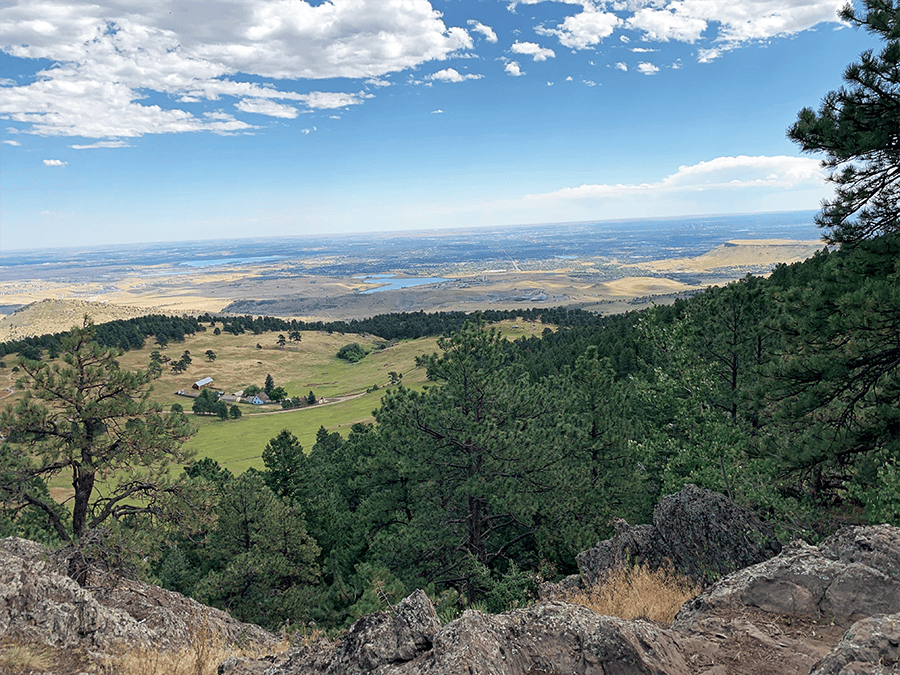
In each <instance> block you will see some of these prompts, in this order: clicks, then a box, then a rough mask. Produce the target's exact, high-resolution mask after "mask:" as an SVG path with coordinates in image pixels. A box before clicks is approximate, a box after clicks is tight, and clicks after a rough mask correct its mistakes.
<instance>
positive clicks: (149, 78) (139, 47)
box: [0, 0, 473, 138]
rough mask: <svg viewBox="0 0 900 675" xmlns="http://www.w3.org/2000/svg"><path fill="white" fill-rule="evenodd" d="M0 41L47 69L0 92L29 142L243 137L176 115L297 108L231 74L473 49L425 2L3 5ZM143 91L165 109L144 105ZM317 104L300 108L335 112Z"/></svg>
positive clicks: (319, 71) (418, 60)
mask: <svg viewBox="0 0 900 675" xmlns="http://www.w3.org/2000/svg"><path fill="white" fill-rule="evenodd" d="M0 32H2V34H3V44H4V47H3V50H4V51H6V52H8V53H9V54H11V55H12V56H15V57H19V58H26V59H39V58H40V59H48V60H50V61H52V62H54V67H53V68H49V69H46V70H43V71H41V72H39V73H38V74H37V75H36V77H35V79H34V81H32V82H29V83H25V84H21V85H19V86H9V85H7V86H4V88H3V95H2V97H0V114H2V115H5V116H7V117H8V118H9V119H11V120H13V121H14V122H18V123H20V124H25V125H28V128H27V129H26V131H29V132H31V133H37V134H42V135H73V136H75V135H77V136H86V137H90V138H103V137H107V138H117V137H119V138H121V137H133V136H140V135H142V134H148V133H178V132H186V131H213V132H217V133H233V132H236V131H246V130H250V129H252V128H253V127H252V125H251V124H249V123H247V122H244V121H242V120H239V119H237V118H235V117H233V116H232V117H230V118H227V119H226V118H221V117H219V118H210V117H207V116H204V115H202V114H201V115H196V114H194V113H192V112H189V111H188V110H184V109H181V108H179V107H178V106H179V104H184V103H191V104H195V103H203V102H205V101H210V100H213V101H214V100H216V99H217V98H219V97H221V96H235V97H238V98H239V99H242V100H244V99H260V100H259V101H254V102H253V103H250V102H244V103H243V104H242V105H243V107H244V108H247V107H253V108H255V109H256V110H262V109H263V106H264V104H263V102H262V99H279V98H280V99H291V100H300V101H304V99H303V98H299V97H297V96H296V95H294V92H291V91H283V92H279V91H278V90H276V89H275V88H274V87H271V86H259V85H255V84H251V83H248V82H241V81H239V80H240V78H241V77H243V75H242V74H244V73H246V74H249V75H255V76H262V77H265V78H271V79H276V80H297V79H320V78H333V77H346V78H370V79H371V78H379V77H381V76H383V75H386V74H388V73H392V72H399V71H402V70H405V69H409V68H414V67H417V66H419V65H421V64H423V63H426V62H428V61H435V60H437V61H440V60H444V59H446V58H448V57H450V56H451V55H454V54H458V53H460V52H461V51H463V50H467V49H471V48H472V47H473V41H472V38H471V36H470V35H469V34H468V32H467V31H466V30H465V29H463V28H460V27H452V26H451V27H448V26H446V25H445V24H444V22H443V20H442V18H441V14H440V12H438V11H436V10H435V9H434V8H433V7H432V5H431V3H430V2H429V1H428V0H378V1H377V2H376V1H371V0H332V1H330V2H324V3H313V2H312V1H311V0H310V1H307V0H177V1H176V0H155V1H154V2H136V3H123V2H121V1H120V0H96V1H95V2H91V3H74V2H72V1H71V0H40V1H39V2H34V0H10V1H9V2H7V3H6V5H5V6H4V7H3V8H2V9H0ZM147 92H149V93H151V94H152V93H154V92H155V93H157V94H163V95H165V97H166V99H163V100H162V102H156V103H155V104H149V103H148V102H146V101H145V99H146V98H147ZM345 96H351V97H355V98H354V99H353V100H349V99H347V100H346V101H345V102H344V103H342V104H341V106H342V105H352V104H354V103H358V102H360V101H361V100H362V98H363V97H361V96H360V95H345ZM320 100H322V99H321V98H311V99H308V100H307V105H310V107H313V108H316V107H335V106H331V105H330V104H329V105H327V106H319V105H317V102H318V101H320ZM289 108H290V106H283V107H281V108H280V109H279V108H276V106H273V105H267V109H268V110H270V111H279V112H280V114H282V115H286V114H288V113H289ZM237 109H238V110H240V109H241V108H240V106H239V107H238V108H237ZM242 112H243V111H242Z"/></svg>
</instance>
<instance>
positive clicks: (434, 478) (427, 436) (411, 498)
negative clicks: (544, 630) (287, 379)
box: [348, 324, 565, 600]
mask: <svg viewBox="0 0 900 675" xmlns="http://www.w3.org/2000/svg"><path fill="white" fill-rule="evenodd" d="M438 344H439V346H440V348H441V350H442V353H441V354H440V355H437V354H435V355H433V356H430V357H425V358H424V359H422V360H421V361H420V362H421V363H422V364H423V365H425V366H426V367H427V372H428V377H429V379H431V380H434V381H436V382H437V383H438V385H437V386H432V387H429V388H428V389H427V390H426V391H424V392H422V393H419V392H415V391H411V390H409V389H405V388H403V387H400V388H398V389H395V390H392V391H391V392H390V393H389V394H387V395H386V396H385V397H384V399H383V400H382V407H381V408H380V409H379V410H378V411H376V413H375V418H376V421H377V426H376V428H375V433H369V434H365V438H360V439H359V440H360V443H359V444H358V445H359V447H360V448H361V452H362V451H363V450H364V451H366V452H369V453H370V454H371V456H370V458H369V459H368V461H367V466H366V467H365V473H366V476H367V479H368V481H369V490H368V492H367V494H366V495H365V497H364V499H365V500H366V501H365V502H364V503H363V504H362V505H361V506H360V509H359V511H360V512H368V514H369V515H370V517H371V518H372V519H373V532H374V533H375V534H374V539H373V543H372V548H373V551H375V552H376V554H377V555H378V556H379V557H380V558H381V560H383V561H384V562H386V563H387V564H388V565H390V566H392V567H393V568H394V569H400V566H401V565H402V566H403V567H405V568H406V569H405V570H404V572H406V573H407V574H408V573H409V572H412V573H413V575H412V576H413V578H414V577H416V576H417V577H418V578H420V579H424V580H426V581H434V582H441V583H443V584H445V585H451V586H455V587H457V588H460V589H462V590H463V592H465V593H466V595H468V597H469V599H470V600H473V599H475V598H476V597H477V596H478V594H479V588H478V583H477V577H478V574H479V570H480V569H483V568H484V567H487V568H489V569H498V568H499V569H503V567H504V565H505V563H506V562H508V560H509V559H510V558H514V557H518V556H523V557H528V553H529V551H530V552H531V553H532V554H534V553H536V551H535V550H534V542H535V540H536V539H535V538H536V536H537V534H538V531H539V530H540V529H541V528H542V527H553V525H554V524H555V523H556V522H558V521H557V520H556V516H557V515H558V514H556V513H555V512H556V510H557V508H558V506H559V501H558V500H557V499H555V498H554V496H553V495H554V491H555V490H556V489H557V488H558V487H559V485H560V481H559V479H560V473H559V469H560V464H561V462H562V461H563V459H564V454H563V452H562V448H563V446H564V445H565V443H564V442H563V439H561V438H560V437H559V436H558V435H557V434H555V427H556V424H557V412H558V410H559V406H558V400H559V399H558V397H557V395H556V394H555V393H554V392H553V391H551V390H549V388H548V387H546V386H544V385H542V384H540V383H533V382H531V381H530V380H529V378H528V376H527V375H526V374H525V373H524V372H522V371H521V370H520V369H517V368H516V367H515V365H514V364H512V363H510V361H509V357H508V355H507V350H506V348H505V341H504V340H503V338H502V337H501V336H500V335H499V333H497V332H496V331H494V330H492V329H491V330H488V329H486V328H485V327H484V326H483V325H476V324H470V325H467V326H465V327H464V328H463V329H462V330H461V331H460V332H458V333H455V334H454V335H452V336H451V337H449V338H443V339H441V340H440V341H439V343H438ZM355 441H356V439H355V438H354V435H351V438H350V439H348V442H349V443H351V444H353V443H354V442H355Z"/></svg>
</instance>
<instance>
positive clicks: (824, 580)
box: [220, 526, 900, 675]
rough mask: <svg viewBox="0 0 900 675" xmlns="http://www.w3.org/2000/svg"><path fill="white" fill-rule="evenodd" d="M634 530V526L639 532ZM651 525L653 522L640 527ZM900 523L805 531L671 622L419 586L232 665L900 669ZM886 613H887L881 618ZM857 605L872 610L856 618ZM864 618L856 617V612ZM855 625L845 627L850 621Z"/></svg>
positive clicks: (430, 674) (393, 670)
mask: <svg viewBox="0 0 900 675" xmlns="http://www.w3.org/2000/svg"><path fill="white" fill-rule="evenodd" d="M635 529H636V528H630V529H629V531H628V532H626V533H625V534H626V535H628V534H630V533H632V532H634V530H635ZM642 531H645V530H642ZM898 546H900V529H898V528H895V527H889V526H876V527H858V528H848V529H846V530H842V531H841V532H839V533H838V534H836V535H835V536H833V537H831V538H830V539H828V540H827V541H825V542H824V543H823V544H822V546H820V547H815V546H809V545H808V544H804V543H802V542H795V543H793V544H791V545H789V546H787V547H785V550H784V551H782V552H781V553H780V554H779V555H778V556H776V557H775V558H773V559H771V560H768V561H765V562H762V563H758V564H756V565H753V566H751V567H748V568H746V569H743V570H740V571H738V572H735V573H734V574H731V575H729V576H728V577H726V578H724V579H722V580H721V581H719V582H717V583H716V584H714V585H713V586H711V587H710V588H708V589H707V590H706V591H705V592H704V593H702V594H701V595H700V596H698V597H697V598H696V599H694V600H693V601H691V602H689V603H687V604H686V605H685V606H684V607H683V608H682V610H681V611H680V612H679V614H678V617H677V619H676V621H675V622H674V624H673V625H672V626H671V627H669V628H665V627H661V626H658V625H654V624H651V623H647V622H644V621H624V620H621V619H617V618H613V617H607V616H600V615H597V614H595V613H594V612H592V611H590V610H589V609H586V608H584V607H580V606H575V605H569V604H565V603H563V602H556V601H549V602H542V603H539V604H537V605H534V606H532V607H528V608H525V609H519V610H515V611H512V612H508V613H505V614H496V615H491V614H483V613H481V612H476V611H467V612H465V613H464V614H463V616H461V617H460V618H459V619H457V620H455V621H453V622H451V623H449V624H447V625H446V626H443V627H439V626H438V625H437V622H436V618H435V615H434V610H433V608H432V607H431V603H430V601H429V600H428V598H427V597H426V596H425V595H424V593H422V592H421V591H417V592H416V593H415V594H413V595H412V596H410V597H409V598H407V599H406V600H404V601H403V602H402V603H400V605H398V607H397V608H396V610H394V611H393V612H379V613H376V614H373V615H371V616H368V617H364V618H362V619H360V620H359V621H358V622H357V623H356V624H354V625H353V627H351V628H350V630H349V631H348V633H347V634H346V635H345V636H344V637H343V638H341V639H340V640H339V641H337V642H334V643H327V642H320V643H319V644H317V645H313V646H304V647H300V648H298V649H296V650H293V651H291V652H289V653H287V654H284V655H281V656H279V657H275V658H274V659H270V660H269V661H266V662H265V663H263V662H261V661H255V662H254V661H243V662H237V661H233V662H230V663H227V664H223V667H222V668H221V669H220V672H221V673H227V674H228V675H249V674H250V673H254V674H260V675H262V674H263V673H264V674H265V675H301V674H304V675H305V674H307V673H308V674H310V675H313V674H316V673H319V674H322V675H337V674H338V673H349V674H361V673H372V674H373V675H456V674H457V673H464V674H467V675H481V674H484V675H488V674H490V675H536V674H541V675H562V674H563V673H565V674H568V673H584V674H592V673H596V674H597V675H612V674H615V675H630V674H641V675H651V674H652V675H688V674H690V675H808V674H809V673H810V672H812V673H813V674H814V675H851V674H857V675H859V674H862V673H867V674H870V675H875V674H876V673H879V674H880V673H889V672H900V665H898V659H900V620H898V619H900V614H897V613H898V612H900V596H898V592H900V574H898V571H900V554H898ZM876 612H885V613H887V614H888V615H883V614H882V615H876V616H872V614H875V613H876ZM861 615H866V618H864V619H862V620H859V621H857V619H858V618H859V617H860V616H861ZM854 622H855V623H854ZM848 627H849V630H848Z"/></svg>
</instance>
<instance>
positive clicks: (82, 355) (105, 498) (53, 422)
mask: <svg viewBox="0 0 900 675" xmlns="http://www.w3.org/2000/svg"><path fill="white" fill-rule="evenodd" d="M93 338H94V329H93V325H92V323H91V322H90V320H89V319H88V318H87V317H86V318H85V324H84V327H83V328H81V329H75V330H73V331H72V332H71V333H70V334H69V335H67V336H65V337H64V338H62V341H61V342H62V352H61V356H62V359H61V362H60V361H30V360H27V359H20V361H19V368H20V369H21V370H22V371H23V372H24V373H25V376H24V377H23V378H21V379H20V380H19V381H18V382H17V386H18V387H20V388H22V389H23V390H25V396H24V397H23V398H22V400H21V401H19V403H18V404H17V405H15V406H8V407H7V408H5V409H4V410H3V411H2V413H0V428H2V429H4V430H5V431H6V433H7V434H8V436H9V438H10V440H11V441H13V442H14V443H15V447H13V446H12V445H9V444H4V445H3V448H2V455H0V498H2V500H3V501H4V502H6V503H8V504H18V505H21V506H23V507H26V506H27V507H31V508H33V509H37V510H39V511H40V512H42V513H43V514H44V515H45V517H46V519H47V522H48V524H49V526H50V527H51V528H52V529H53V530H54V532H55V533H56V535H57V536H58V537H59V538H60V539H62V540H63V541H65V542H68V543H78V541H79V540H81V539H82V538H84V537H85V536H86V535H87V534H89V533H90V532H91V531H92V530H95V529H96V528H98V527H100V526H101V525H103V524H104V523H106V522H107V521H109V520H110V519H113V520H119V519H122V518H124V517H126V516H129V517H138V516H141V515H150V516H153V515H160V514H161V513H162V509H161V504H160V498H161V496H162V495H164V494H166V493H171V492H173V491H176V490H177V485H176V484H175V483H174V482H173V481H172V479H170V478H169V475H168V467H169V466H170V464H171V463H173V462H177V463H185V462H188V461H189V460H190V456H191V455H190V453H189V452H188V451H186V450H184V449H183V448H182V443H183V441H184V440H185V439H187V438H188V437H189V436H190V434H191V431H190V428H189V426H188V423H187V419H186V418H185V416H184V415H183V414H178V413H174V414H162V413H161V411H160V408H159V406H157V405H154V404H152V403H151V402H150V400H149V396H150V390H149V383H150V380H151V376H150V375H149V374H147V373H146V372H140V371H138V372H132V371H128V370H124V369H122V368H120V367H119V363H118V361H117V358H118V357H119V356H120V355H121V351H120V350H117V349H110V348H106V347H101V346H100V345H98V344H97V343H96V342H94V339H93ZM61 472H62V473H68V474H69V475H70V476H71V480H72V488H73V490H74V494H73V496H72V498H71V516H69V515H68V513H66V514H65V515H62V514H61V513H60V510H59V509H58V508H57V507H56V504H55V503H54V502H53V500H51V499H50V498H49V497H48V494H47V492H46V490H40V489H36V488H39V487H40V485H41V484H42V483H43V484H46V483H47V482H48V481H49V480H50V479H51V478H53V477H54V476H56V475H57V474H59V473H61ZM101 484H103V490H102V491H101V490H100V489H99V488H100V485H101Z"/></svg>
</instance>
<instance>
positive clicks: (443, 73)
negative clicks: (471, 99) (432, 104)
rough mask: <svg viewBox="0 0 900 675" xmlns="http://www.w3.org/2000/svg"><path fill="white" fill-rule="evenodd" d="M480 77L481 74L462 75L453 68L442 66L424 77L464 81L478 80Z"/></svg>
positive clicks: (443, 80)
mask: <svg viewBox="0 0 900 675" xmlns="http://www.w3.org/2000/svg"><path fill="white" fill-rule="evenodd" d="M482 77H483V76H482V75H462V74H460V73H459V72H458V71H457V70H456V69H455V68H444V70H439V71H437V72H436V73H432V74H431V75H428V76H427V77H426V78H425V79H426V80H431V81H439V82H465V81H466V80H480V79H481V78H482Z"/></svg>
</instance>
